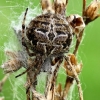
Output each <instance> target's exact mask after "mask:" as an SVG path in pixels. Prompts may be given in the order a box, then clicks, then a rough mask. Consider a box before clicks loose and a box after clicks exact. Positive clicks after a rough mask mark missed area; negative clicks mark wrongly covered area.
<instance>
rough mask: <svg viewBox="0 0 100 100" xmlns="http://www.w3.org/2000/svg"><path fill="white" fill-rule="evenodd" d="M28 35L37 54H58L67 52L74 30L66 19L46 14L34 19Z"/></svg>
mask: <svg viewBox="0 0 100 100" xmlns="http://www.w3.org/2000/svg"><path fill="white" fill-rule="evenodd" d="M26 35H27V37H28V39H29V40H30V41H32V45H33V46H34V47H35V49H36V50H37V52H40V53H43V54H44V53H45V54H47V55H49V54H58V53H61V52H67V51H68V49H69V46H70V44H71V41H72V30H71V28H70V26H69V24H68V22H67V20H66V18H65V17H62V16H61V15H57V14H44V15H40V16H37V17H36V18H35V19H33V20H32V21H31V22H30V24H29V26H28V28H27V31H26Z"/></svg>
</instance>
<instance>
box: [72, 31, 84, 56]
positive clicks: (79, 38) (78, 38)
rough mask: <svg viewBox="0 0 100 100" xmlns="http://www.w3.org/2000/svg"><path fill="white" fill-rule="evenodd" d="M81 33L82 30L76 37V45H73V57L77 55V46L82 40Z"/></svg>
mask: <svg viewBox="0 0 100 100" xmlns="http://www.w3.org/2000/svg"><path fill="white" fill-rule="evenodd" d="M83 32H84V30H82V31H81V32H80V34H79V36H78V37H77V41H76V45H75V50H74V52H73V54H74V55H76V54H77V51H78V48H79V45H80V43H81V40H82V36H83Z"/></svg>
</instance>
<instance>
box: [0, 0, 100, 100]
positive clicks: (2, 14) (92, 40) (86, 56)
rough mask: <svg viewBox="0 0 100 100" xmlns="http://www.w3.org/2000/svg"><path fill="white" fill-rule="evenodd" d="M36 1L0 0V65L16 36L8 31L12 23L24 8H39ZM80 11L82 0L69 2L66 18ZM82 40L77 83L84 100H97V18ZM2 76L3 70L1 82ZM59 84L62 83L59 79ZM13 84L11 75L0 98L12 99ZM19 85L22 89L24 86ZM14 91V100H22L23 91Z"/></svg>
mask: <svg viewBox="0 0 100 100" xmlns="http://www.w3.org/2000/svg"><path fill="white" fill-rule="evenodd" d="M39 1H40V0H0V65H1V64H2V63H3V62H4V60H5V59H6V58H5V55H4V46H5V43H7V42H8V41H9V37H10V38H14V36H15V35H13V31H12V29H11V27H10V24H11V21H13V20H17V18H18V16H19V15H20V14H21V12H22V11H25V9H26V8H27V7H31V8H34V7H35V6H37V5H39ZM90 2H91V0H87V5H88V4H89V3H90ZM81 10H82V0H69V3H68V7H67V13H66V14H68V15H70V14H74V13H78V14H81ZM20 24H21V23H20ZM83 37H84V38H83V41H82V43H81V46H80V48H79V51H78V59H79V60H82V62H83V69H82V73H81V75H80V79H81V84H82V88H83V94H84V100H100V18H99V19H97V20H96V21H95V22H92V23H90V24H89V25H88V26H87V27H86V29H85V32H84V36H83ZM17 74H18V73H17ZM3 76H4V73H3V70H2V69H1V68H0V80H1V79H2V78H3ZM11 80H13V81H11ZM60 80H62V77H61V78H60ZM14 81H15V83H16V84H17V82H18V79H14V74H13V75H12V76H11V77H10V80H9V81H7V82H6V83H5V84H4V87H3V91H2V93H0V96H4V97H5V100H12V99H14V95H13V92H15V91H14V87H13V86H12V84H13V83H14ZM15 83H14V84H15ZM21 85H22V87H23V85H24V83H23V84H21ZM19 87H20V86H19ZM17 91H18V92H19V95H20V96H19V97H17V98H16V99H14V100H19V99H23V97H24V98H25V96H24V95H25V91H24V88H23V89H22V88H19V89H18V90H16V92H17ZM75 91H76V90H75ZM17 94H18V93H15V95H17ZM75 100H78V97H77V95H76V96H75Z"/></svg>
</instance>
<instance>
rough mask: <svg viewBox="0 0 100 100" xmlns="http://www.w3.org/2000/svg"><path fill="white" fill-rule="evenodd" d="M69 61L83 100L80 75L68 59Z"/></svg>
mask: <svg viewBox="0 0 100 100" xmlns="http://www.w3.org/2000/svg"><path fill="white" fill-rule="evenodd" d="M67 61H68V63H69V65H70V67H71V69H72V72H73V74H74V78H75V80H76V83H77V86H78V90H79V97H80V100H83V92H82V88H81V84H80V79H79V77H78V74H77V72H76V70H75V68H74V66H73V65H72V64H71V62H70V60H69V59H68V60H67Z"/></svg>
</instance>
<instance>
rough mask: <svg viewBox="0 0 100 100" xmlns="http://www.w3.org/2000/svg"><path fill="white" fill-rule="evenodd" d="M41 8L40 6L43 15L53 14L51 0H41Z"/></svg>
mask: <svg viewBox="0 0 100 100" xmlns="http://www.w3.org/2000/svg"><path fill="white" fill-rule="evenodd" d="M41 6H42V10H43V14H46V13H52V14H54V10H53V7H52V3H51V0H41Z"/></svg>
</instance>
